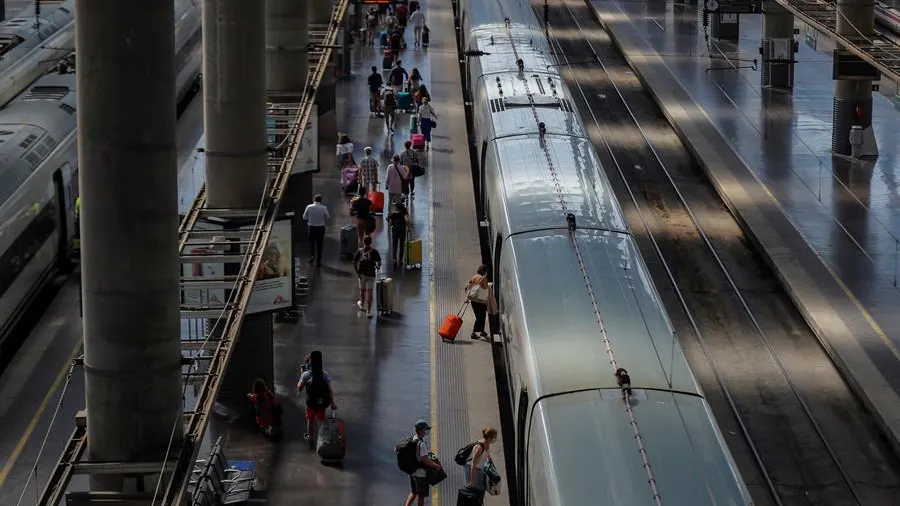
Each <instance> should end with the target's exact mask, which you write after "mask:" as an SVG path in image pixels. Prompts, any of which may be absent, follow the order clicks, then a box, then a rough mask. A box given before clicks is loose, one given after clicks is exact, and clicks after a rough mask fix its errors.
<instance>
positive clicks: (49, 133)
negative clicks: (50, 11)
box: [0, 0, 201, 346]
mask: <svg viewBox="0 0 900 506" xmlns="http://www.w3.org/2000/svg"><path fill="white" fill-rule="evenodd" d="M174 1H175V14H176V16H175V20H176V30H175V48H176V51H177V54H176V69H177V79H176V86H177V92H178V98H179V100H181V99H182V97H186V96H189V95H190V94H191V93H192V92H194V91H196V90H197V87H198V82H199V75H200V70H201V56H200V44H199V42H200V21H201V12H200V3H199V0H174ZM68 61H69V62H70V63H71V62H74V57H72V58H69V59H68ZM74 72H77V69H73V68H71V66H70V65H67V64H66V63H65V62H61V64H60V65H59V66H58V67H57V68H55V69H54V70H53V71H51V72H48V73H46V74H45V75H43V76H42V77H41V78H39V79H38V80H37V81H35V82H34V83H32V84H31V85H30V86H29V87H28V88H27V89H25V91H23V92H22V93H21V94H19V95H18V96H17V97H15V98H14V99H13V100H12V101H11V102H10V103H9V104H7V106H6V107H4V108H3V109H0V346H2V345H3V342H4V340H5V339H6V337H7V336H8V334H9V332H10V330H11V329H12V327H13V326H14V324H15V323H16V321H17V320H18V318H19V317H20V316H21V314H22V312H23V311H24V310H25V309H26V308H27V307H28V305H29V303H30V302H31V300H32V299H33V298H34V296H35V295H36V294H37V293H38V292H39V291H40V289H41V288H42V287H43V286H44V285H45V283H46V281H47V280H48V279H49V278H50V275H51V274H52V273H53V272H54V270H55V269H56V268H57V267H58V266H59V265H60V264H61V263H62V262H63V261H64V259H65V258H67V257H68V255H69V252H70V248H71V245H72V240H73V238H74V235H75V216H74V211H75V199H76V198H77V197H78V187H77V185H78V156H77V153H76V145H77V143H76V140H77V131H76V114H75V112H76V111H75V109H76V101H75V84H76V75H75V73H74ZM138 99H139V97H135V100H138ZM135 121H140V119H139V118H135Z"/></svg>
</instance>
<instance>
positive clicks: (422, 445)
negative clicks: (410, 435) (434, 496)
mask: <svg viewBox="0 0 900 506" xmlns="http://www.w3.org/2000/svg"><path fill="white" fill-rule="evenodd" d="M415 428H416V435H415V437H414V441H415V442H416V457H417V458H418V459H419V463H420V467H419V469H417V470H416V472H414V473H413V474H411V475H409V495H408V496H407V497H406V506H413V503H416V505H417V506H425V500H426V499H427V498H429V497H431V487H430V486H429V485H428V472H427V471H426V470H425V468H427V467H430V468H432V469H440V468H441V465H440V464H438V463H437V462H435V461H433V460H431V457H430V451H429V449H428V442H427V441H426V440H425V434H426V433H427V432H428V431H430V430H431V425H429V423H428V422H426V421H425V420H418V421H416V425H415Z"/></svg>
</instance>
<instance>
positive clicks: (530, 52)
mask: <svg viewBox="0 0 900 506" xmlns="http://www.w3.org/2000/svg"><path fill="white" fill-rule="evenodd" d="M510 37H512V41H510ZM513 44H515V50H513V49H514V48H513ZM469 49H473V50H481V51H484V52H485V53H488V54H485V55H483V56H479V57H478V58H477V65H478V67H479V68H480V72H479V75H482V76H484V75H489V74H493V73H497V72H518V70H519V69H518V67H517V66H516V55H518V57H519V58H521V59H522V61H523V63H524V64H525V72H526V74H534V73H546V74H553V75H555V74H556V71H555V70H554V69H555V67H554V65H556V59H555V58H553V56H552V55H551V53H550V51H549V47H548V45H547V39H545V38H544V35H543V34H542V33H541V31H540V30H539V29H537V28H531V27H529V26H527V25H524V24H518V23H513V24H511V25H510V28H509V31H507V29H506V26H505V25H504V24H503V23H491V24H485V25H481V26H479V27H477V28H473V29H472V31H471V32H470V33H469Z"/></svg>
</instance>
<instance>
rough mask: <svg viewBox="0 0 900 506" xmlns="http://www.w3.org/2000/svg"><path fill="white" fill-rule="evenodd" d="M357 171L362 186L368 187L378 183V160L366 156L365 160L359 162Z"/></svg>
mask: <svg viewBox="0 0 900 506" xmlns="http://www.w3.org/2000/svg"><path fill="white" fill-rule="evenodd" d="M359 169H360V172H361V173H362V183H363V184H364V185H367V186H368V185H371V184H377V183H378V160H376V159H375V158H372V157H371V156H369V155H366V157H365V158H363V159H362V160H360V162H359Z"/></svg>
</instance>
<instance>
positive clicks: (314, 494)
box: [213, 2, 507, 506]
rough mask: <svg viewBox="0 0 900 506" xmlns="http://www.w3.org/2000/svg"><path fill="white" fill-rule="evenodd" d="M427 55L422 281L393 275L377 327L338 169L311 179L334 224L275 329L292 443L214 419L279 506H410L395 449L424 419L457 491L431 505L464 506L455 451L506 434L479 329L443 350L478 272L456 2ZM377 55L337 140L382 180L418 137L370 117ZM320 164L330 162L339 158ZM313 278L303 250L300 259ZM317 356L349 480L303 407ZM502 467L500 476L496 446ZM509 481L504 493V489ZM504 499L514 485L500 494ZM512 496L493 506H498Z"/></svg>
mask: <svg viewBox="0 0 900 506" xmlns="http://www.w3.org/2000/svg"><path fill="white" fill-rule="evenodd" d="M425 9H426V10H425V14H426V17H427V19H428V25H429V27H430V28H431V29H432V32H431V46H430V47H429V48H427V49H426V50H414V49H413V48H412V43H411V36H412V33H411V30H408V38H409V39H410V44H409V49H407V50H405V51H404V52H403V55H402V56H401V59H402V61H403V65H404V67H405V68H406V69H407V70H408V71H411V70H412V69H413V68H414V67H417V68H418V69H419V70H420V72H421V73H422V75H423V80H424V81H423V82H424V83H425V84H426V85H427V86H428V89H429V91H430V93H431V96H432V98H433V102H432V103H433V105H434V107H435V109H436V110H437V114H438V116H439V121H438V123H439V126H438V128H437V129H436V130H435V132H434V137H433V140H434V144H433V149H432V150H431V152H430V153H428V162H427V174H426V175H425V176H424V177H422V178H419V179H418V180H417V183H416V194H415V198H414V199H413V201H412V205H411V209H410V211H411V215H412V219H413V223H414V229H415V232H414V233H415V235H416V236H417V237H420V238H422V239H423V240H424V260H425V262H424V266H423V268H422V270H421V271H395V270H393V269H390V268H388V272H387V274H388V275H390V276H392V277H393V279H394V284H395V287H396V300H395V308H394V309H395V313H394V314H393V315H391V316H388V317H377V316H376V317H375V318H374V319H372V320H368V319H367V318H366V317H365V315H364V314H363V313H360V312H358V311H357V309H356V300H357V298H358V289H357V282H356V277H355V275H354V273H353V268H352V265H351V263H350V261H349V260H344V259H340V258H339V253H338V252H339V247H340V246H339V231H340V227H341V226H343V225H346V224H348V223H350V221H351V220H350V216H349V209H348V198H347V197H345V196H343V195H342V194H341V190H340V174H339V173H338V171H337V170H336V169H334V168H332V167H333V162H332V161H324V160H323V162H322V171H321V173H320V174H317V175H316V176H315V177H314V188H315V192H316V193H321V194H322V195H323V197H324V203H325V204H326V205H327V206H328V208H329V210H330V212H331V215H332V218H331V221H330V223H329V225H328V229H327V235H326V240H325V252H324V255H323V256H324V262H323V264H324V265H323V266H322V267H321V268H318V269H316V268H312V267H309V269H310V270H309V276H310V281H311V295H310V297H309V302H308V306H307V307H306V308H305V314H304V316H303V317H302V318H301V319H300V321H299V322H298V323H285V324H278V326H277V327H276V342H275V349H276V363H275V377H276V382H275V383H276V384H275V390H276V392H277V394H278V395H279V396H281V399H282V401H283V403H284V405H285V426H286V431H285V436H284V440H283V441H281V442H280V443H268V442H266V441H264V440H263V439H262V438H260V437H259V436H258V435H256V434H254V433H252V432H251V431H249V430H247V429H246V428H245V426H244V425H242V424H239V423H235V424H233V425H232V424H228V423H227V421H226V420H217V421H216V422H215V423H214V427H213V428H214V431H215V432H216V433H218V434H226V436H227V440H228V441H229V445H228V449H227V454H228V457H229V458H233V459H247V460H258V461H259V462H260V467H259V471H260V473H259V479H258V483H257V489H259V490H261V491H262V495H263V496H264V497H265V498H266V501H267V504H269V505H271V506H282V505H285V506H287V505H294V504H297V501H298V500H302V501H304V502H308V503H309V504H334V505H360V506H363V505H365V506H368V505H375V504H402V501H403V500H404V499H405V497H406V494H407V493H408V492H409V484H408V478H407V477H406V476H405V475H403V474H402V473H401V472H400V471H399V470H398V469H397V466H396V460H395V456H394V453H393V446H394V445H395V444H396V442H397V441H398V440H399V439H400V438H402V437H404V436H406V435H409V434H410V433H411V432H412V430H413V427H412V426H413V423H414V422H415V421H416V419H418V418H424V419H426V420H430V421H431V424H432V426H433V430H432V433H431V435H430V439H429V440H430V442H431V445H432V450H433V451H435V452H436V453H437V454H438V455H439V457H441V459H442V461H443V462H444V464H445V468H446V471H447V473H448V475H449V478H448V479H447V480H446V481H445V482H444V483H442V484H441V485H440V486H439V487H437V488H436V489H434V490H435V491H434V494H433V496H432V501H433V502H432V504H435V505H438V504H446V505H450V504H455V500H456V491H457V489H458V488H459V487H460V486H462V485H463V484H464V482H463V476H462V475H463V472H462V468H461V467H459V466H457V465H455V464H454V463H453V455H454V454H455V452H456V450H457V449H458V448H459V447H461V446H463V445H465V444H466V443H467V442H468V441H471V440H472V438H475V437H477V436H478V435H480V430H481V428H483V427H484V426H486V425H493V426H495V427H497V428H498V429H499V428H500V420H499V408H498V405H497V395H496V381H495V377H494V364H493V361H492V353H491V351H492V350H491V344H490V343H487V342H484V341H473V340H470V339H468V335H469V334H470V332H471V321H472V319H471V318H468V319H467V321H466V325H465V326H464V327H463V329H462V331H461V332H460V336H461V338H460V339H459V340H458V341H457V344H455V345H449V344H443V343H440V342H439V341H438V339H437V338H436V335H437V330H436V329H437V326H438V325H439V324H440V321H441V320H442V319H443V317H444V315H445V314H446V313H448V312H456V310H457V308H458V305H459V303H460V302H461V301H462V300H463V297H464V293H463V286H464V285H465V282H466V280H467V279H468V277H469V276H470V275H471V274H473V273H474V271H475V269H476V268H477V267H478V265H479V264H480V263H481V254H480V251H481V250H480V246H479V242H478V224H477V220H476V216H475V200H474V193H473V188H472V177H471V172H470V171H471V169H470V166H469V164H468V160H469V153H468V145H467V139H468V137H467V135H466V124H465V117H464V114H463V109H462V107H460V104H462V97H461V87H460V81H459V67H458V59H457V57H456V50H455V48H456V41H455V39H454V30H453V22H452V12H451V9H450V3H449V2H434V3H427V4H426V7H425ZM382 53H383V50H382V48H381V47H372V46H362V47H361V46H360V45H359V43H357V44H356V45H355V46H354V48H353V54H352V61H353V65H352V74H351V75H350V76H349V77H348V78H346V79H343V80H340V81H338V82H337V84H336V86H337V89H336V96H337V97H338V99H337V100H338V103H337V114H336V117H337V125H338V131H339V132H342V133H347V134H348V135H349V136H350V138H351V140H352V141H353V143H354V145H355V151H354V155H355V157H356V158H357V159H361V158H362V157H363V148H364V147H365V146H372V147H373V148H374V150H375V153H376V155H377V157H378V159H379V163H380V165H381V174H380V180H381V181H382V182H383V181H384V179H385V173H384V168H385V166H386V165H387V164H388V163H389V160H390V155H392V154H393V153H396V152H399V151H400V150H402V148H403V142H404V141H405V140H407V139H408V138H409V125H408V123H409V121H408V120H409V116H408V115H407V114H405V113H401V114H398V116H397V131H396V133H395V134H394V135H393V136H389V135H387V134H386V131H385V128H384V122H383V120H382V119H380V118H372V117H370V114H369V107H368V96H367V94H366V78H367V75H368V74H369V73H370V68H371V66H373V65H377V66H379V67H380V65H381V59H382V58H381V56H382ZM322 151H326V152H331V153H333V151H332V148H331V147H326V149H323V150H322ZM374 239H375V245H376V247H377V248H378V249H379V251H380V252H381V255H382V258H384V259H388V258H390V256H389V243H388V234H387V230H386V229H385V223H384V221H383V220H382V219H381V218H379V219H378V228H377V230H376V232H375V234H374ZM299 253H300V258H301V265H302V267H303V268H304V269H306V268H307V259H308V258H309V257H308V252H307V251H306V245H305V244H304V245H302V247H301V249H300V251H299ZM313 350H321V351H322V353H323V357H324V362H325V369H326V370H327V371H328V373H329V375H330V377H331V379H332V382H333V388H334V392H335V397H336V402H337V404H338V406H339V410H338V415H339V416H340V417H342V418H343V419H344V420H345V421H346V424H347V441H348V456H347V459H346V461H345V463H344V466H343V467H342V468H335V467H326V466H323V465H322V464H321V463H320V462H319V459H318V458H317V457H316V456H315V455H314V454H313V453H312V452H311V451H310V450H309V449H308V448H307V446H306V443H305V441H304V440H303V433H304V419H303V416H304V415H303V405H302V400H301V398H299V397H298V396H297V394H296V390H295V386H296V383H297V380H298V377H299V372H298V368H299V366H300V363H301V361H302V359H303V357H304V356H305V355H306V354H308V353H309V352H310V351H313ZM493 455H494V461H495V463H496V464H497V465H498V468H500V469H501V472H502V470H503V468H504V465H503V464H504V456H503V452H502V449H501V447H500V445H499V444H498V445H496V446H495V447H494V449H493ZM505 481H506V480H505ZM504 488H505V485H504ZM506 500H507V499H506V497H505V494H503V495H501V496H498V497H491V498H488V500H487V501H488V502H487V504H501V503H502V502H503V501H506Z"/></svg>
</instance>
